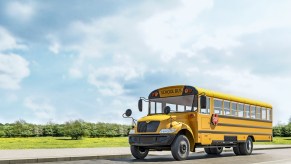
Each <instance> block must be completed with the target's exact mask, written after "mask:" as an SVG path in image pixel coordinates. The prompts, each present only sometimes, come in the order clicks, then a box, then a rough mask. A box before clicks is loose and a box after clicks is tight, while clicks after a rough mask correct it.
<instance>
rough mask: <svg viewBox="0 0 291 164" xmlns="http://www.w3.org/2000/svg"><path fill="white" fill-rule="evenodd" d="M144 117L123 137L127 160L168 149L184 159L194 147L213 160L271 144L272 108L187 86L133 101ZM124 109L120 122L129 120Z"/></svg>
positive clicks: (164, 90)
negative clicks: (228, 152) (229, 152)
mask: <svg viewBox="0 0 291 164" xmlns="http://www.w3.org/2000/svg"><path fill="white" fill-rule="evenodd" d="M143 102H146V103H148V115H147V116H145V117H142V118H140V119H139V120H138V121H137V122H136V123H135V121H133V122H134V126H133V128H132V129H131V130H130V132H129V144H130V148H131V153H132V155H133V156H134V157H135V158H137V159H144V158H145V157H146V156H147V154H148V152H149V151H152V150H158V151H161V150H170V151H171V152H172V155H173V157H174V159H176V160H185V159H187V158H188V156H189V152H190V151H191V152H195V148H204V150H205V152H206V153H207V154H213V155H219V154H220V153H221V152H222V151H223V148H224V147H226V148H229V147H233V151H234V153H235V154H236V155H250V154H251V153H252V150H253V142H266V141H272V113H273V111H272V106H271V105H270V104H268V103H264V102H260V101H255V100H251V99H247V98H241V97H237V96H232V95H228V94H224V93H219V92H215V91H211V90H207V89H202V88H197V87H193V86H186V85H178V86H169V87H164V88H160V89H157V90H154V91H152V92H151V93H150V94H149V96H148V98H147V99H146V98H141V99H140V100H139V102H138V107H139V110H140V111H142V110H143ZM131 113H132V112H131V110H130V109H128V110H127V111H126V113H125V114H124V117H130V115H131Z"/></svg>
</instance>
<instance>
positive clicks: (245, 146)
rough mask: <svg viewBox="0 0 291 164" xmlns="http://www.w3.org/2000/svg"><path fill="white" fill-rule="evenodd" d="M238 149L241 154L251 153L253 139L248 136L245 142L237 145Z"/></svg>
mask: <svg viewBox="0 0 291 164" xmlns="http://www.w3.org/2000/svg"><path fill="white" fill-rule="evenodd" d="M239 151H240V154H241V155H251V154H252V151H253V140H252V138H251V137H248V138H247V140H246V142H244V143H241V144H240V145H239Z"/></svg>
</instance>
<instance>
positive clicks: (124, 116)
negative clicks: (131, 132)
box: [122, 113, 137, 125]
mask: <svg viewBox="0 0 291 164" xmlns="http://www.w3.org/2000/svg"><path fill="white" fill-rule="evenodd" d="M122 117H123V118H131V119H132V124H133V125H136V122H137V120H136V119H134V118H133V117H127V116H126V115H125V113H123V115H122Z"/></svg>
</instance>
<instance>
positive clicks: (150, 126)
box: [137, 121, 160, 132]
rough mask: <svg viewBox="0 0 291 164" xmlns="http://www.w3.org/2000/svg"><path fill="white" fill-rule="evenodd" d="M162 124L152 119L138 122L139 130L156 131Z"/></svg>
mask: <svg viewBox="0 0 291 164" xmlns="http://www.w3.org/2000/svg"><path fill="white" fill-rule="evenodd" d="M159 125H160V121H151V122H149V123H146V122H145V121H142V122H138V124H137V132H156V131H157V129H158V127H159Z"/></svg>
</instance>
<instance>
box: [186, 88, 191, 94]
mask: <svg viewBox="0 0 291 164" xmlns="http://www.w3.org/2000/svg"><path fill="white" fill-rule="evenodd" d="M184 92H185V93H192V89H190V88H186V89H185V91H184Z"/></svg>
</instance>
